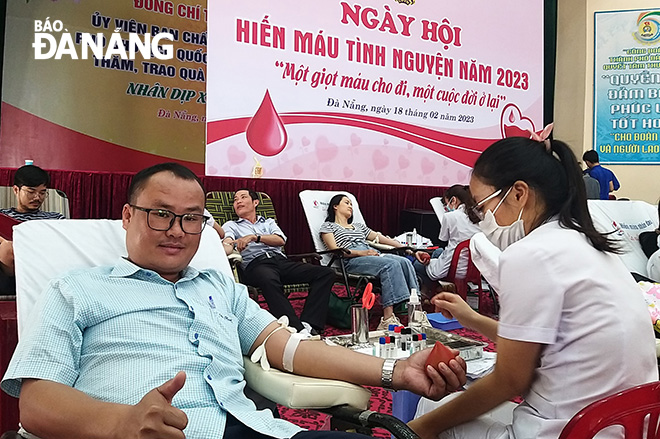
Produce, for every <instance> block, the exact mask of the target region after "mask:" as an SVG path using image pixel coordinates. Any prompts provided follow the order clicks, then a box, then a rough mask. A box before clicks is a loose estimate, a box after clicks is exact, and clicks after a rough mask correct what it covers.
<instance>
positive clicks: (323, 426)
mask: <svg viewBox="0 0 660 439" xmlns="http://www.w3.org/2000/svg"><path fill="white" fill-rule="evenodd" d="M335 288H336V290H335V291H336V293H337V294H339V295H343V293H342V292H343V291H344V289H343V288H342V287H338V286H336V287H335ZM304 297H305V293H294V294H292V295H291V296H289V298H290V300H291V303H292V304H293V307H294V309H295V310H296V312H297V313H298V314H300V310H301V309H302V306H303V304H304V302H303V300H300V299H301V298H304ZM260 300H263V298H260ZM485 300H486V302H485V307H484V308H485V309H486V310H492V309H493V303H492V300H490V298H487V299H485ZM261 306H262V307H264V308H267V306H266V304H265V303H262V304H261ZM424 309H425V311H427V312H434V310H433V309H432V308H431V307H426V306H425V307H424ZM380 316H382V307H381V306H380V303H379V299H378V297H377V298H376V303H375V304H374V307H373V308H372V310H371V312H370V321H369V328H370V330H375V329H376V327H377V326H378V323H379V321H380ZM399 319H400V320H401V323H402V324H404V325H405V324H406V323H407V320H408V317H407V315H399ZM451 332H454V333H456V334H459V335H462V336H465V337H469V338H473V339H475V340H480V341H483V342H485V343H488V347H487V348H486V350H490V351H494V345H493V343H492V342H491V341H490V340H488V339H487V338H485V337H483V336H481V334H479V333H476V332H474V331H471V330H468V329H456V330H453V331H451ZM348 333H350V330H347V329H339V328H335V327H333V326H330V325H328V326H326V328H325V335H326V336H330V335H341V334H348ZM369 390H371V393H372V396H371V399H370V403H369V409H370V410H373V411H375V412H380V413H389V414H391V413H392V395H391V394H390V392H388V391H386V390H383V389H381V388H375V387H370V388H369ZM278 410H279V412H280V416H281V417H282V418H283V419H287V420H289V421H291V422H293V423H294V424H297V425H300V426H301V427H303V428H306V429H309V430H327V429H330V420H329V416H328V415H325V414H323V413H320V412H318V411H313V410H292V409H289V408H286V407H283V406H278ZM373 436H374V437H382V438H389V437H390V434H389V432H387V431H386V430H382V429H374V431H373Z"/></svg>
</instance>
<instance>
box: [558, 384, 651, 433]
mask: <svg viewBox="0 0 660 439" xmlns="http://www.w3.org/2000/svg"><path fill="white" fill-rule="evenodd" d="M659 415H660V382H658V381H654V382H652V383H648V384H642V385H640V386H636V387H632V388H630V389H627V390H623V391H621V392H619V393H616V394H614V395H610V396H606V397H605V398H602V399H599V400H598V401H595V402H592V403H591V404H589V405H588V406H586V407H585V408H583V409H582V410H580V411H579V412H578V413H577V414H576V415H575V416H573V418H572V419H571V420H570V421H569V422H568V424H566V426H565V427H564V429H563V430H562V432H561V435H560V436H559V439H569V438H570V439H591V438H593V437H594V436H595V435H596V433H598V432H599V431H601V430H602V429H604V428H607V427H609V426H613V425H620V426H622V427H623V428H624V430H625V436H624V437H625V438H626V439H642V438H645V439H658V438H660V425H659V424H658V416H659ZM647 418H648V421H647V422H648V424H647V423H646V422H645V420H646V419H647ZM645 431H646V435H644V432H645Z"/></svg>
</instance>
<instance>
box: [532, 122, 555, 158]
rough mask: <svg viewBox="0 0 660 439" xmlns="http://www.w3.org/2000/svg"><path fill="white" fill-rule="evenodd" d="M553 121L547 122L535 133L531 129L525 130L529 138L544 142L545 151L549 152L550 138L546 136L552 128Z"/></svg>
mask: <svg viewBox="0 0 660 439" xmlns="http://www.w3.org/2000/svg"><path fill="white" fill-rule="evenodd" d="M554 125H555V124H554V122H553V123H549V124H547V125H546V126H545V128H543V129H542V130H541V131H539V132H538V133H535V132H534V131H532V130H527V131H528V132H529V134H530V136H529V138H530V139H532V140H536V141H537V142H543V143H544V144H545V149H546V151H548V152H550V151H551V148H550V139H548V137H549V136H550V133H551V132H552V128H553V127H554Z"/></svg>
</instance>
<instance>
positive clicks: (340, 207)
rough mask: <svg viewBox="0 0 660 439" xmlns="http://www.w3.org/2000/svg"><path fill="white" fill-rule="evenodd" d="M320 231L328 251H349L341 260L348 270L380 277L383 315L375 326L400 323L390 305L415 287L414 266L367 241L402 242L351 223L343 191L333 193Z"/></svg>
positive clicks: (350, 208)
mask: <svg viewBox="0 0 660 439" xmlns="http://www.w3.org/2000/svg"><path fill="white" fill-rule="evenodd" d="M320 232H321V239H323V243H324V244H325V246H326V247H327V248H328V250H334V249H336V248H339V247H343V248H346V249H348V250H350V251H351V253H350V254H349V255H346V256H345V258H346V259H344V260H343V263H344V266H345V268H346V270H347V271H348V272H349V273H359V274H366V275H370V276H377V277H378V279H379V280H380V284H381V303H382V305H383V317H382V318H381V319H380V324H379V325H378V329H379V330H381V329H387V328H388V326H389V325H391V324H395V325H400V324H401V322H400V321H399V319H398V318H397V317H396V315H394V305H396V304H398V303H401V302H406V301H408V299H409V298H410V289H411V288H417V289H419V285H418V283H417V276H416V274H415V269H414V268H413V266H412V263H411V262H410V260H409V259H408V258H406V257H404V256H398V255H392V254H386V253H380V252H379V251H378V250H376V249H374V248H372V247H370V246H369V244H368V243H367V240H372V241H373V240H375V239H376V238H378V242H379V243H380V244H387V245H391V246H394V247H402V246H403V245H402V244H401V243H400V242H398V241H396V240H394V239H392V238H388V237H386V236H383V235H381V234H380V233H378V232H374V231H373V230H371V229H370V228H369V227H367V226H366V225H365V224H362V223H354V222H353V203H352V202H351V200H350V199H349V198H348V197H347V196H346V195H344V194H338V195H335V196H334V197H332V199H331V200H330V204H329V205H328V216H327V217H326V219H325V222H324V223H323V224H322V225H321V229H320Z"/></svg>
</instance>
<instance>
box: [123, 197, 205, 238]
mask: <svg viewBox="0 0 660 439" xmlns="http://www.w3.org/2000/svg"><path fill="white" fill-rule="evenodd" d="M130 206H131V207H132V208H134V209H137V210H141V211H142V212H146V214H147V226H149V228H150V229H152V230H157V231H159V232H165V231H167V230H170V229H171V228H172V226H173V225H174V221H176V219H177V218H180V224H181V230H183V232H184V233H187V234H189V235H199V234H200V233H202V230H204V226H206V221H208V220H209V219H210V218H209V217H208V216H206V215H202V214H199V213H184V214H181V215H177V214H176V213H174V212H172V211H171V210H167V209H147V208H144V207H140V206H135V205H133V204H131V205H130Z"/></svg>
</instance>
